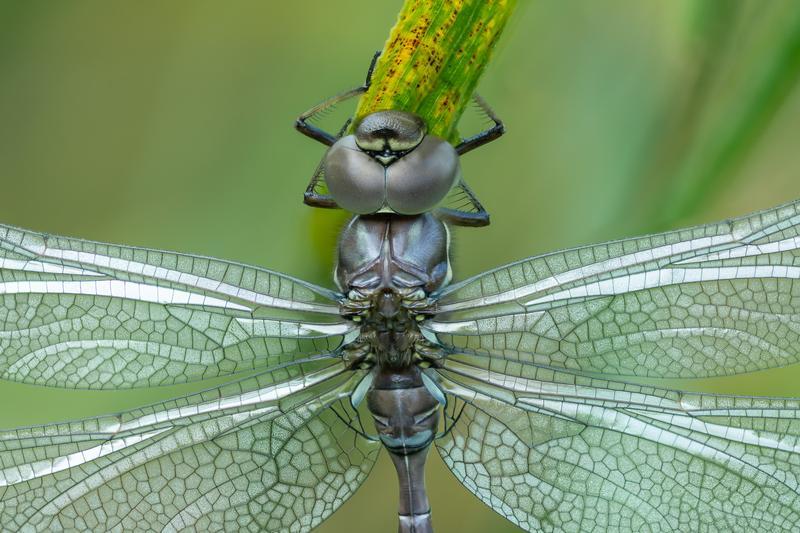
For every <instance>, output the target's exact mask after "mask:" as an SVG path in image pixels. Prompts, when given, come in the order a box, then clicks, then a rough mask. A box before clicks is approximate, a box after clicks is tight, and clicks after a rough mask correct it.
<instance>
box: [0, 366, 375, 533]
mask: <svg viewBox="0 0 800 533" xmlns="http://www.w3.org/2000/svg"><path fill="white" fill-rule="evenodd" d="M356 382H357V376H355V375H354V374H353V373H351V372H349V371H345V369H344V366H343V364H342V363H341V362H340V360H339V359H338V358H319V359H315V360H311V361H306V362H302V363H300V362H298V363H295V364H293V365H289V366H287V367H286V368H279V369H274V370H271V371H269V372H263V373H261V374H259V375H257V376H255V377H252V378H248V379H245V380H242V381H238V382H234V383H231V384H228V385H225V386H223V387H220V388H217V389H212V390H209V391H206V392H203V393H199V394H195V395H191V396H187V397H184V398H180V399H178V400H173V401H169V402H164V403H161V404H156V405H154V406H150V407H146V408H141V409H136V410H134V411H130V412H126V413H122V414H119V415H115V416H107V417H101V418H96V419H89V420H84V421H78V422H72V423H65V424H53V425H48V426H41V427H34V428H24V429H18V430H11V431H5V432H1V433H0V521H2V523H3V524H4V527H7V528H12V529H21V530H26V528H30V529H35V530H40V531H41V530H64V529H66V530H97V529H103V530H112V529H120V530H124V531H153V530H158V531H177V530H188V531H211V530H226V531H230V530H237V531H238V530H242V531H244V530H251V531H261V530H267V531H290V530H291V531H308V530H310V529H311V528H312V527H314V526H316V525H317V524H319V523H320V522H321V521H322V520H323V519H324V518H326V517H327V516H329V515H330V514H331V513H333V511H334V510H336V509H337V508H338V507H339V506H340V505H341V504H342V503H343V502H344V501H345V500H346V499H347V498H348V497H349V496H350V495H351V494H352V493H353V492H354V491H355V490H356V488H357V487H358V486H359V485H360V484H361V482H362V481H363V480H364V479H365V477H366V476H367V474H368V473H369V470H370V469H371V467H372V464H373V463H374V460H375V457H376V454H377V451H378V450H377V447H376V446H377V444H375V443H372V442H369V441H367V440H365V439H364V438H362V437H360V436H359V435H358V434H357V433H356V432H354V431H352V429H351V428H350V427H348V425H347V423H345V422H344V421H343V419H342V418H340V417H339V416H337V415H336V414H335V413H334V412H333V411H332V410H331V409H330V407H336V406H337V405H340V406H341V408H347V406H348V405H349V403H348V402H346V401H344V399H345V398H347V397H348V396H349V394H350V392H351V390H352V388H353V386H354V384H355V383H356Z"/></svg>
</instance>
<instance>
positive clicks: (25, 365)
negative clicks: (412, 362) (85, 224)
mask: <svg viewBox="0 0 800 533" xmlns="http://www.w3.org/2000/svg"><path fill="white" fill-rule="evenodd" d="M335 298H336V295H335V294H334V293H332V292H331V291H328V290H326V289H322V288H319V287H315V286H313V285H310V284H308V283H304V282H302V281H299V280H295V279H292V278H290V277H287V276H284V275H281V274H276V273H274V272H270V271H268V270H264V269H260V268H253V267H248V266H244V265H240V264H236V263H230V262H226V261H219V260H216V259H209V258H205V257H197V256H192V255H185V254H177V253H170V252H162V251H158V250H147V249H143V248H131V247H124V246H114V245H109V244H101V243H95V242H88V241H82V240H77V239H67V238H63V237H53V236H48V235H43V234H39V233H33V232H29V231H23V230H18V229H15V228H10V227H7V226H0V378H3V379H8V380H11V381H18V382H25V383H31V384H37V385H48V386H55V387H75V388H89V389H104V388H113V389H118V388H126V387H142V386H154V385H168V384H173V383H179V382H186V381H194V380H199V379H205V378H209V377H215V376H221V375H228V374H234V373H237V372H241V371H246V370H252V369H257V368H267V367H270V366H273V365H276V364H281V363H283V362H286V361H290V360H292V359H294V358H296V357H299V356H302V355H307V354H316V353H329V352H331V351H333V350H335V349H336V348H337V347H338V346H340V345H341V344H342V342H343V341H344V339H345V337H346V336H348V335H355V334H357V332H355V331H354V325H353V324H351V323H349V322H347V321H344V320H343V319H341V318H340V317H339V315H338V308H337V305H336V302H335Z"/></svg>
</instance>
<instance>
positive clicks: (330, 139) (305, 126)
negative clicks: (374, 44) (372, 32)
mask: <svg viewBox="0 0 800 533" xmlns="http://www.w3.org/2000/svg"><path fill="white" fill-rule="evenodd" d="M380 55H381V53H380V52H376V53H375V55H374V56H373V57H372V61H371V62H370V64H369V69H367V78H366V80H365V81H364V85H361V86H359V87H355V88H353V89H350V90H349V91H345V92H343V93H341V94H337V95H336V96H334V97H332V98H328V99H327V100H325V101H324V102H321V103H319V104H317V105H315V106H314V107H312V108H311V109H309V110H308V111H306V112H305V113H303V114H302V115H300V116H299V117H297V120H296V121H295V123H294V127H295V128H296V129H297V131H299V132H300V133H302V134H303V135H306V136H308V137H311V138H312V139H314V140H315V141H319V142H321V143H322V144H324V145H326V146H331V145H332V144H333V143H335V142H336V140H337V139H339V137H341V136H342V135H343V134H344V132H345V131H346V130H347V127H348V126H349V125H350V120H348V121H347V122H345V124H344V126H342V128H341V129H340V130H339V132H338V133H337V134H336V135H334V134H332V133H329V132H327V131H325V130H323V129H322V128H318V127H317V126H314V125H313V124H311V123H310V122H309V121H310V120H312V119H313V118H314V117H315V116H316V115H318V114H320V113H322V112H323V111H325V110H326V109H330V108H331V107H333V106H335V105H337V104H339V103H341V102H344V101H345V100H348V99H350V98H352V97H354V96H358V95H360V94H363V93H364V92H366V90H367V89H368V88H369V85H370V83H371V82H372V72H373V71H374V70H375V63H376V62H377V61H378V57H379V56H380Z"/></svg>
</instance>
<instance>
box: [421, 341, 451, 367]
mask: <svg viewBox="0 0 800 533" xmlns="http://www.w3.org/2000/svg"><path fill="white" fill-rule="evenodd" d="M414 353H415V354H416V357H415V358H416V359H417V363H418V364H420V365H421V366H422V367H430V366H432V367H435V368H441V366H442V363H443V361H444V358H445V356H446V355H447V353H446V352H445V350H444V348H442V347H441V346H439V345H437V344H434V343H432V342H430V341H428V340H426V339H420V340H418V341H417V342H416V343H415V344H414Z"/></svg>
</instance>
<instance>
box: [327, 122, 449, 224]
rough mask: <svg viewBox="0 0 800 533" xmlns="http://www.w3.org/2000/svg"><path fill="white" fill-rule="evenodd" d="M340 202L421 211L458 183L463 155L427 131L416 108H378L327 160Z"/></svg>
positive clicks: (363, 210)
mask: <svg viewBox="0 0 800 533" xmlns="http://www.w3.org/2000/svg"><path fill="white" fill-rule="evenodd" d="M322 164H323V167H324V172H325V179H326V181H327V184H328V188H329V189H330V194H331V196H332V197H333V199H334V200H335V201H336V203H337V204H338V205H339V206H340V207H342V208H344V209H346V210H348V211H351V212H353V213H356V214H359V215H366V214H370V213H378V212H380V213H396V214H402V215H416V214H420V213H424V212H427V211H430V210H431V209H433V208H434V207H435V206H436V205H437V204H439V203H440V202H441V201H442V199H444V197H445V196H447V193H448V192H450V190H451V189H452V188H453V186H454V185H455V184H456V183H457V182H458V179H459V174H460V167H459V163H458V154H457V153H456V151H455V149H454V148H453V147H452V146H451V145H450V144H449V143H448V142H446V141H445V140H443V139H441V138H439V137H436V136H434V135H426V134H425V124H424V123H423V122H422V120H421V119H420V118H419V117H417V116H416V115H414V114H413V113H407V112H404V111H379V112H376V113H372V114H371V115H368V116H366V117H364V119H363V120H362V121H361V122H360V123H359V124H358V126H357V127H356V129H355V133H353V134H352V135H347V136H345V137H342V138H341V139H339V140H337V141H336V142H335V143H334V144H333V146H331V147H330V149H329V150H328V152H327V154H325V157H324V159H323V163H322Z"/></svg>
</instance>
